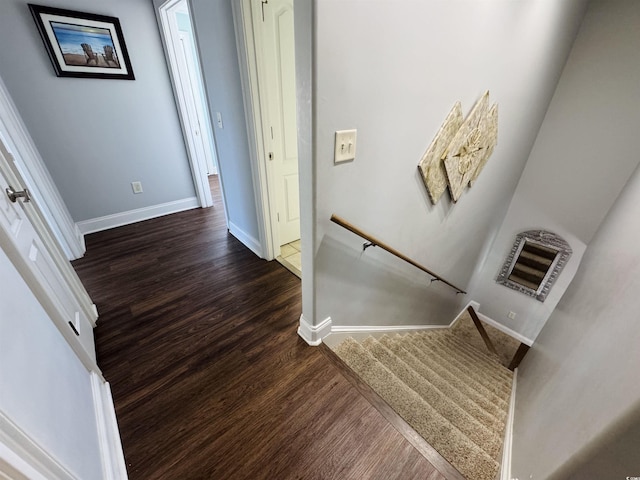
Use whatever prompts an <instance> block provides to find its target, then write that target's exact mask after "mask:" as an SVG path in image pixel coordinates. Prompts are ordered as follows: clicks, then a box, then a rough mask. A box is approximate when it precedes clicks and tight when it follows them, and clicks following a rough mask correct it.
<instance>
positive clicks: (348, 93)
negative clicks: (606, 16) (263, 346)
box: [305, 0, 586, 325]
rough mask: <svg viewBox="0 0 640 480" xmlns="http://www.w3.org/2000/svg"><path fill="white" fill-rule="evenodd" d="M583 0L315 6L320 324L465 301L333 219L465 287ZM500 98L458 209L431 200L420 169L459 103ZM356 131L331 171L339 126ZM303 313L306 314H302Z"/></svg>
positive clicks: (419, 313)
mask: <svg viewBox="0 0 640 480" xmlns="http://www.w3.org/2000/svg"><path fill="white" fill-rule="evenodd" d="M585 6H586V1H584V0H573V1H566V2H551V1H544V2H539V1H531V0H528V1H519V2H513V1H495V0H490V1H489V0H485V1H482V0H480V1H476V2H467V1H463V0H452V1H448V2H415V1H408V0H401V1H391V0H388V1H380V2H366V3H363V2H361V1H355V0H349V1H347V0H339V1H337V0H323V1H319V2H317V3H316V8H317V18H316V21H317V31H316V42H317V43H316V47H315V51H316V58H315V66H314V67H315V72H316V73H315V75H316V77H315V81H316V84H315V91H316V103H315V121H316V124H315V130H314V131H315V140H314V141H315V149H314V155H315V162H316V166H315V168H316V211H317V215H318V217H317V218H318V220H317V231H316V242H317V254H316V258H315V266H316V274H317V277H316V280H317V289H316V291H317V297H316V315H315V319H314V321H315V322H316V324H317V323H318V322H321V321H322V320H323V319H324V318H326V317H328V316H331V318H332V319H333V323H334V324H337V325H355V324H360V325H373V324H382V325H390V324H426V323H448V322H450V321H451V320H452V319H453V317H454V315H455V313H457V310H458V309H459V308H460V307H461V306H462V304H463V303H466V302H467V301H468V300H469V299H470V298H469V297H468V296H466V297H462V296H459V295H458V296H456V295H455V292H454V291H453V290H450V289H448V288H447V287H444V286H443V285H442V284H438V283H434V284H431V285H429V277H428V276H427V275H424V274H422V273H421V272H417V271H415V270H414V269H412V267H409V266H406V267H405V265H404V264H403V263H402V262H401V261H399V260H397V259H395V258H391V257H390V256H389V255H388V254H387V253H386V252H383V251H379V250H377V249H369V250H367V251H366V253H364V254H363V253H362V248H361V245H362V241H361V240H360V239H359V238H357V237H355V236H354V235H353V234H350V233H348V232H346V231H344V230H342V229H340V227H338V226H336V225H334V224H332V223H330V222H329V218H330V216H331V214H332V213H336V214H338V215H340V216H342V217H344V218H346V219H347V220H348V221H350V222H352V223H354V224H356V225H357V226H360V227H361V228H362V229H364V230H365V231H369V232H370V233H372V234H374V235H376V236H378V237H380V238H381V239H382V240H384V241H385V242H387V243H389V244H390V245H392V246H394V247H395V248H397V249H398V250H400V251H401V252H403V253H405V254H407V255H408V256H410V257H412V258H414V259H415V260H417V261H418V262H420V263H423V264H424V265H426V266H427V267H429V268H431V269H432V270H433V271H435V272H437V273H440V274H441V275H442V276H444V277H445V278H447V279H448V280H450V281H452V282H453V283H455V284H458V285H459V286H461V287H462V288H467V287H468V285H469V281H470V279H471V276H472V273H473V272H474V268H475V266H476V264H477V263H478V261H479V259H482V258H483V256H484V255H485V254H486V252H487V250H488V246H489V245H490V244H491V242H490V241H491V240H492V239H493V236H494V235H495V233H496V232H497V230H498V228H499V226H500V223H501V221H502V219H503V217H504V214H505V212H506V210H507V207H508V205H509V200H510V199H511V196H512V194H513V192H514V190H515V187H516V184H517V182H518V179H519V177H520V174H521V173H522V170H523V168H524V166H525V162H526V160H527V158H528V156H529V153H530V151H531V147H532V145H533V143H534V140H535V137H536V134H537V132H538V129H539V127H540V124H541V123H542V120H543V117H544V114H545V112H546V109H547V106H548V104H549V102H550V100H551V97H552V95H553V92H554V89H555V87H556V84H557V81H558V78H559V76H560V73H561V71H562V67H563V66H564V64H565V61H566V58H567V55H568V53H569V50H570V47H571V44H572V42H573V39H574V38H575V35H576V32H577V30H578V27H579V23H580V20H581V17H582V14H583V12H584V8H585ZM486 89H489V90H490V92H491V99H492V101H493V102H498V103H499V105H500V125H499V128H500V132H499V144H498V147H497V148H496V150H495V152H494V154H493V156H492V158H491V159H490V160H489V162H488V164H487V165H486V167H485V169H484V171H483V172H482V174H481V175H480V177H479V179H478V181H477V183H476V184H475V185H474V187H473V188H472V189H470V190H467V191H466V192H465V193H464V195H463V196H462V198H461V199H460V200H459V202H458V203H457V204H453V203H452V202H451V201H450V200H449V199H448V196H447V195H446V194H445V196H443V198H442V199H441V200H440V202H439V203H438V205H436V206H432V205H431V202H430V200H429V199H428V197H427V193H426V189H425V187H424V185H423V184H422V181H421V179H420V176H419V174H418V172H417V164H418V161H419V160H420V158H421V156H422V155H423V153H424V151H425V150H426V148H427V147H428V146H429V144H430V142H431V141H432V139H433V136H434V135H435V133H436V132H437V131H438V129H439V127H440V125H441V124H442V122H443V120H444V119H445V117H446V115H447V113H448V112H449V111H450V110H451V107H452V106H453V105H454V103H455V102H456V101H458V100H459V101H461V102H462V105H463V110H464V111H465V113H466V112H468V111H469V110H470V109H471V107H472V106H473V104H474V103H475V102H476V100H477V99H478V98H479V97H480V95H481V94H482V93H483V92H484V90H486ZM350 128H356V129H358V144H357V157H356V159H355V161H354V162H351V163H345V164H341V165H337V166H334V164H333V148H334V132H335V131H336V130H342V129H350ZM305 315H306V313H305Z"/></svg>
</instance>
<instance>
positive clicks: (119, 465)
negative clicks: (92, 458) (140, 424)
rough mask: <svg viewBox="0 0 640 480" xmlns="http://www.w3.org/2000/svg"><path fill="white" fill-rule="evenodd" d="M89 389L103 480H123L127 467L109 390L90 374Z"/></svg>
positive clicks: (107, 385)
mask: <svg viewBox="0 0 640 480" xmlns="http://www.w3.org/2000/svg"><path fill="white" fill-rule="evenodd" d="M91 389H92V391H93V402H94V408H95V413H96V425H97V430H98V442H99V444H100V456H101V458H102V469H103V473H104V478H105V480H121V479H122V480H125V479H126V478H127V467H126V466H125V463H124V451H123V450H122V442H121V441H120V432H119V431H118V422H117V420H116V414H115V407H114V405H113V399H112V397H111V388H110V386H109V383H108V382H105V381H104V380H103V379H102V378H100V376H98V375H96V374H95V373H93V372H92V373H91Z"/></svg>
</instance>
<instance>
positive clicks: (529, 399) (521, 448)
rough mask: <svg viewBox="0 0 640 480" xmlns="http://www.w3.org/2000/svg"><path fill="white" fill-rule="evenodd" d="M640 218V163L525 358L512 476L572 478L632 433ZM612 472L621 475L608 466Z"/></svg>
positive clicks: (625, 4) (627, 1)
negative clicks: (578, 469)
mask: <svg viewBox="0 0 640 480" xmlns="http://www.w3.org/2000/svg"><path fill="white" fill-rule="evenodd" d="M616 3H617V5H616V6H615V10H618V12H621V11H622V10H623V11H625V12H626V14H627V15H625V16H624V17H625V18H626V17H627V16H629V17H631V18H633V17H634V16H635V19H636V25H637V24H638V23H637V20H638V19H640V17H638V16H637V14H638V13H640V9H638V8H637V3H636V2H634V1H633V0H624V1H620V2H616ZM602 5H603V4H599V3H598V2H596V3H595V4H594V5H593V8H592V9H591V10H590V13H589V15H590V16H591V20H593V19H594V18H593V15H597V16H598V17H600V18H601V19H602V20H603V21H604V20H605V18H606V17H607V16H608V15H609V13H608V10H609V7H610V4H607V8H605V9H602V8H601V7H602ZM638 219H640V168H638V169H636V171H635V173H634V174H633V176H632V177H631V179H630V180H629V183H628V184H627V186H626V187H625V189H624V190H623V192H622V194H621V195H620V197H619V198H618V200H617V201H616V203H615V205H614V206H613V208H612V209H611V211H610V212H609V215H608V216H607V218H606V220H605V221H604V222H603V224H602V226H601V228H600V230H599V231H598V232H597V233H596V235H595V236H594V238H593V241H592V242H591V244H590V245H589V248H588V249H587V251H586V253H585V255H584V257H583V260H582V264H581V265H580V268H579V270H578V273H577V274H576V276H575V278H574V280H573V282H572V284H571V285H570V286H569V288H568V289H567V291H566V293H565V295H564V296H563V298H562V300H561V301H560V303H558V306H557V307H556V309H555V311H554V312H553V314H552V315H551V317H550V318H549V321H548V322H547V324H546V325H545V327H544V328H543V329H542V332H541V333H540V335H539V337H538V339H537V341H536V344H534V346H533V348H532V349H531V350H530V352H529V353H528V355H527V357H525V359H524V361H523V362H522V364H521V367H520V370H519V373H518V391H517V397H516V410H515V423H514V437H513V458H512V472H511V474H512V477H513V478H525V479H526V478H534V479H542V478H558V479H560V478H562V479H564V478H567V475H566V472H567V471H571V470H572V468H573V467H576V465H579V464H580V463H581V462H583V461H585V457H584V455H583V453H584V452H590V455H588V457H591V458H593V455H592V454H594V453H598V452H599V453H603V452H604V450H603V448H604V447H605V446H606V445H609V444H610V443H611V442H612V441H614V443H615V438H616V437H617V436H618V435H622V434H625V435H627V434H628V433H629V432H625V428H626V427H628V426H630V425H632V424H635V425H637V419H638V418H639V417H638V415H639V414H640V383H639V382H638V365H640V349H639V348H638V345H639V344H640V323H638V313H637V312H638V311H640V295H638V292H640V243H639V242H638V238H640V221H638ZM634 419H635V420H634ZM634 422H635V423H634ZM636 436H637V434H636ZM637 447H638V446H637V444H636V445H635V448H634V449H633V451H631V452H629V451H627V454H628V455H633V457H631V458H627V459H626V461H627V462H628V463H627V465H628V464H630V463H633V459H634V458H635V459H636V460H637V458H638V457H637V451H638V448H637ZM620 453H622V452H620ZM610 458H614V457H613V456H612V457H610ZM636 465H637V461H636ZM562 472H564V473H562ZM530 475H533V476H530ZM626 475H637V473H634V472H632V471H628V472H627V473H626ZM581 478H589V477H588V476H587V477H581ZM592 478H595V477H592ZM599 478H605V477H599ZM606 478H617V477H615V476H611V472H608V475H607V477H606Z"/></svg>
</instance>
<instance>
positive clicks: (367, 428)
mask: <svg viewBox="0 0 640 480" xmlns="http://www.w3.org/2000/svg"><path fill="white" fill-rule="evenodd" d="M212 183H213V184H214V186H215V185H217V182H212ZM214 203H215V206H214V207H212V208H210V209H196V210H190V211H186V212H182V213H177V214H173V215H169V216H165V217H161V218H156V219H153V220H148V221H145V222H141V223H138V224H133V225H128V226H124V227H120V228H116V229H113V230H108V231H104V232H100V233H96V234H93V235H89V236H87V254H86V256H85V257H84V258H82V259H80V260H77V261H75V262H74V267H75V268H76V270H77V272H78V274H79V275H80V277H81V279H82V281H83V282H84V284H85V286H86V287H87V290H88V291H89V293H90V295H91V296H92V298H93V300H94V301H95V303H96V305H97V307H98V311H99V313H100V318H99V319H98V327H97V328H96V330H95V336H96V346H97V352H98V363H99V365H100V367H101V368H102V370H103V374H104V376H105V378H106V379H107V380H108V381H109V382H110V383H111V388H112V391H113V397H114V401H115V406H116V412H117V416H118V422H119V426H120V432H121V436H122V442H123V447H124V452H125V459H126V463H127V468H128V471H129V477H130V478H131V479H132V480H135V479H144V480H150V479H208V478H212V479H213V478H215V479H245V478H246V479H259V478H264V479H274V478H277V479H288V478H304V479H312V478H313V479H334V478H335V479H368V478H380V479H382V478H385V479H393V478H397V479H400V478H402V479H412V478H415V479H418V478H419V479H433V480H435V479H442V478H444V477H443V476H442V475H441V474H440V473H439V472H438V471H437V470H435V468H434V467H433V466H432V465H431V464H430V463H429V462H428V461H427V460H426V459H425V458H424V457H423V456H422V455H421V454H420V453H418V451H417V450H416V449H415V448H414V447H413V446H412V445H411V444H410V443H409V442H408V441H407V440H405V438H404V437H403V436H402V435H401V434H400V433H398V431H397V430H396V429H395V428H394V427H393V426H392V425H391V424H390V423H389V422H387V420H385V418H384V417H383V416H382V415H381V414H380V413H379V412H378V410H376V409H375V408H374V407H373V406H371V404H370V403H369V402H367V400H365V398H364V397H363V396H362V395H361V394H360V393H359V392H358V390H356V389H355V387H354V386H353V385H352V383H350V382H349V381H347V380H346V379H345V377H344V376H343V375H342V374H341V373H340V370H339V369H338V368H336V366H334V363H332V361H331V360H330V359H328V358H327V357H326V356H325V354H324V353H323V352H324V349H321V348H311V347H308V346H307V345H306V344H305V343H304V342H303V341H302V340H301V339H300V338H299V337H298V335H297V334H296V327H297V324H298V318H299V316H300V312H301V300H300V280H299V279H298V278H296V277H295V276H294V275H292V274H291V273H290V272H288V271H287V270H285V269H284V268H283V267H282V266H281V265H280V264H278V263H277V262H265V261H264V260H260V259H259V258H257V257H256V256H255V255H254V254H253V253H251V252H250V251H249V250H248V249H246V248H245V247H244V246H243V245H242V244H241V243H240V242H238V241H237V240H236V239H235V238H234V237H233V236H231V235H230V234H228V233H227V231H226V228H225V221H224V213H223V211H222V202H221V199H220V192H219V189H217V188H215V189H214Z"/></svg>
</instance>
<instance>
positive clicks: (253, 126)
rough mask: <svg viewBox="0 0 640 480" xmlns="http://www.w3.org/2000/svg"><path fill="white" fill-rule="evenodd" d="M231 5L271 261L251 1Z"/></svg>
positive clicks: (270, 207)
mask: <svg viewBox="0 0 640 480" xmlns="http://www.w3.org/2000/svg"><path fill="white" fill-rule="evenodd" d="M231 5H232V11H233V21H234V24H235V32H236V46H237V49H238V63H239V67H240V80H241V83H242V97H243V103H244V112H245V121H246V125H247V137H248V138H249V156H250V160H251V173H252V177H253V188H254V192H255V194H254V196H255V202H256V212H257V216H258V230H259V235H260V244H261V249H260V250H261V251H262V252H263V254H264V257H263V258H265V259H267V260H273V259H274V258H275V257H276V256H277V255H278V254H279V249H280V245H279V244H278V243H279V242H276V241H274V235H277V231H278V229H277V221H276V215H275V205H276V203H275V197H274V193H273V192H271V190H273V189H269V185H270V182H269V172H268V168H267V160H266V153H265V152H266V149H265V138H264V129H263V128H262V124H263V121H265V117H264V113H263V110H264V108H265V107H266V105H265V103H266V102H265V101H264V99H261V97H260V89H259V83H258V78H259V75H258V70H259V62H258V56H257V55H258V49H256V48H255V38H254V34H255V27H254V22H253V16H252V9H251V0H241V1H239V2H231ZM276 250H278V251H276Z"/></svg>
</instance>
